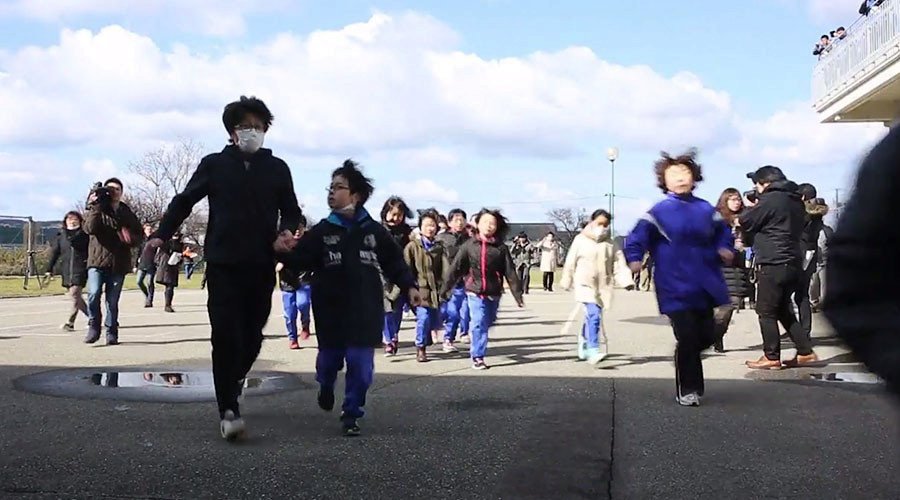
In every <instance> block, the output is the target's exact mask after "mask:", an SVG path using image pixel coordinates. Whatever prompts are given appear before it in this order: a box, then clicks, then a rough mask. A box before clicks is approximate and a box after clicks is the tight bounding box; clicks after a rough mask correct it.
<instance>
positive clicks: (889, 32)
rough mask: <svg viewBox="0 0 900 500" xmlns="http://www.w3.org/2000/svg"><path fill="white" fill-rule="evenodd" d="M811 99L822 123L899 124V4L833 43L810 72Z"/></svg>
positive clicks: (891, 0)
mask: <svg viewBox="0 0 900 500" xmlns="http://www.w3.org/2000/svg"><path fill="white" fill-rule="evenodd" d="M812 94H813V107H814V108H815V110H816V112H817V113H819V116H820V117H821V119H822V122H823V123H827V122H838V121H840V122H883V123H885V124H886V125H887V124H890V123H892V122H894V121H895V120H896V119H897V118H900V0H887V1H886V2H884V3H883V4H882V5H881V6H880V7H878V8H877V9H873V10H872V11H871V12H870V13H869V15H868V16H867V17H864V18H861V19H860V20H859V21H858V22H856V23H854V24H853V26H851V27H850V29H848V30H847V36H846V37H845V38H844V39H843V40H838V41H836V42H834V44H833V45H832V47H831V50H830V51H829V52H828V53H826V54H825V55H824V57H822V58H821V59H820V60H819V62H818V64H816V67H815V69H814V70H813V78H812Z"/></svg>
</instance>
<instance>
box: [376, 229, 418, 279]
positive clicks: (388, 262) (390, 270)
mask: <svg viewBox="0 0 900 500" xmlns="http://www.w3.org/2000/svg"><path fill="white" fill-rule="evenodd" d="M375 238H376V243H375V245H376V250H377V251H378V265H380V266H381V270H382V272H383V273H384V277H385V278H386V279H387V280H388V281H389V282H391V283H393V284H395V285H397V286H398V287H400V290H402V291H403V292H404V293H406V292H409V290H410V289H411V288H417V286H416V280H415V278H413V273H412V271H411V270H410V268H409V265H407V264H406V260H405V259H404V258H403V251H402V250H400V247H399V246H398V245H397V243H395V242H394V240H393V238H391V235H390V233H388V232H387V230H385V229H384V228H381V227H379V228H378V230H377V231H375Z"/></svg>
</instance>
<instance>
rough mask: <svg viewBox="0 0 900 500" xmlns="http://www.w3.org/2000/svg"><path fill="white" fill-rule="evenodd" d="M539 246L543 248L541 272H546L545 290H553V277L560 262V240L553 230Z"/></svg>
mask: <svg viewBox="0 0 900 500" xmlns="http://www.w3.org/2000/svg"><path fill="white" fill-rule="evenodd" d="M538 248H540V250H541V272H542V273H543V274H544V291H545V292H552V291H553V279H554V273H555V272H556V267H557V266H558V264H559V242H558V241H556V235H555V234H554V233H553V232H549V233H547V235H546V236H544V239H542V240H541V242H540V244H539V245H538Z"/></svg>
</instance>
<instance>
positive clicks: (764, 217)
mask: <svg viewBox="0 0 900 500" xmlns="http://www.w3.org/2000/svg"><path fill="white" fill-rule="evenodd" d="M771 215H772V208H771V203H770V202H768V201H767V200H766V198H765V197H760V199H759V203H758V204H757V205H756V206H754V207H751V208H748V209H747V210H744V211H743V212H741V215H740V216H739V217H738V221H740V223H741V231H743V232H744V234H746V235H748V236H749V237H750V238H751V239H752V238H753V235H755V234H756V233H758V232H759V230H760V229H762V228H763V226H764V225H765V224H766V222H768V220H769V217H770V216H771Z"/></svg>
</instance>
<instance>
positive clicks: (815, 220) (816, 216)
mask: <svg viewBox="0 0 900 500" xmlns="http://www.w3.org/2000/svg"><path fill="white" fill-rule="evenodd" d="M803 205H804V207H805V209H806V225H805V226H803V237H802V239H801V240H800V241H801V242H802V243H803V250H806V251H817V250H818V248H819V235H820V234H821V233H822V229H823V228H824V227H825V222H824V220H823V219H824V217H825V216H826V215H828V205H827V204H825V202H824V201H822V200H821V199H820V198H816V199H813V200H807V201H806V202H804V203H803Z"/></svg>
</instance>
